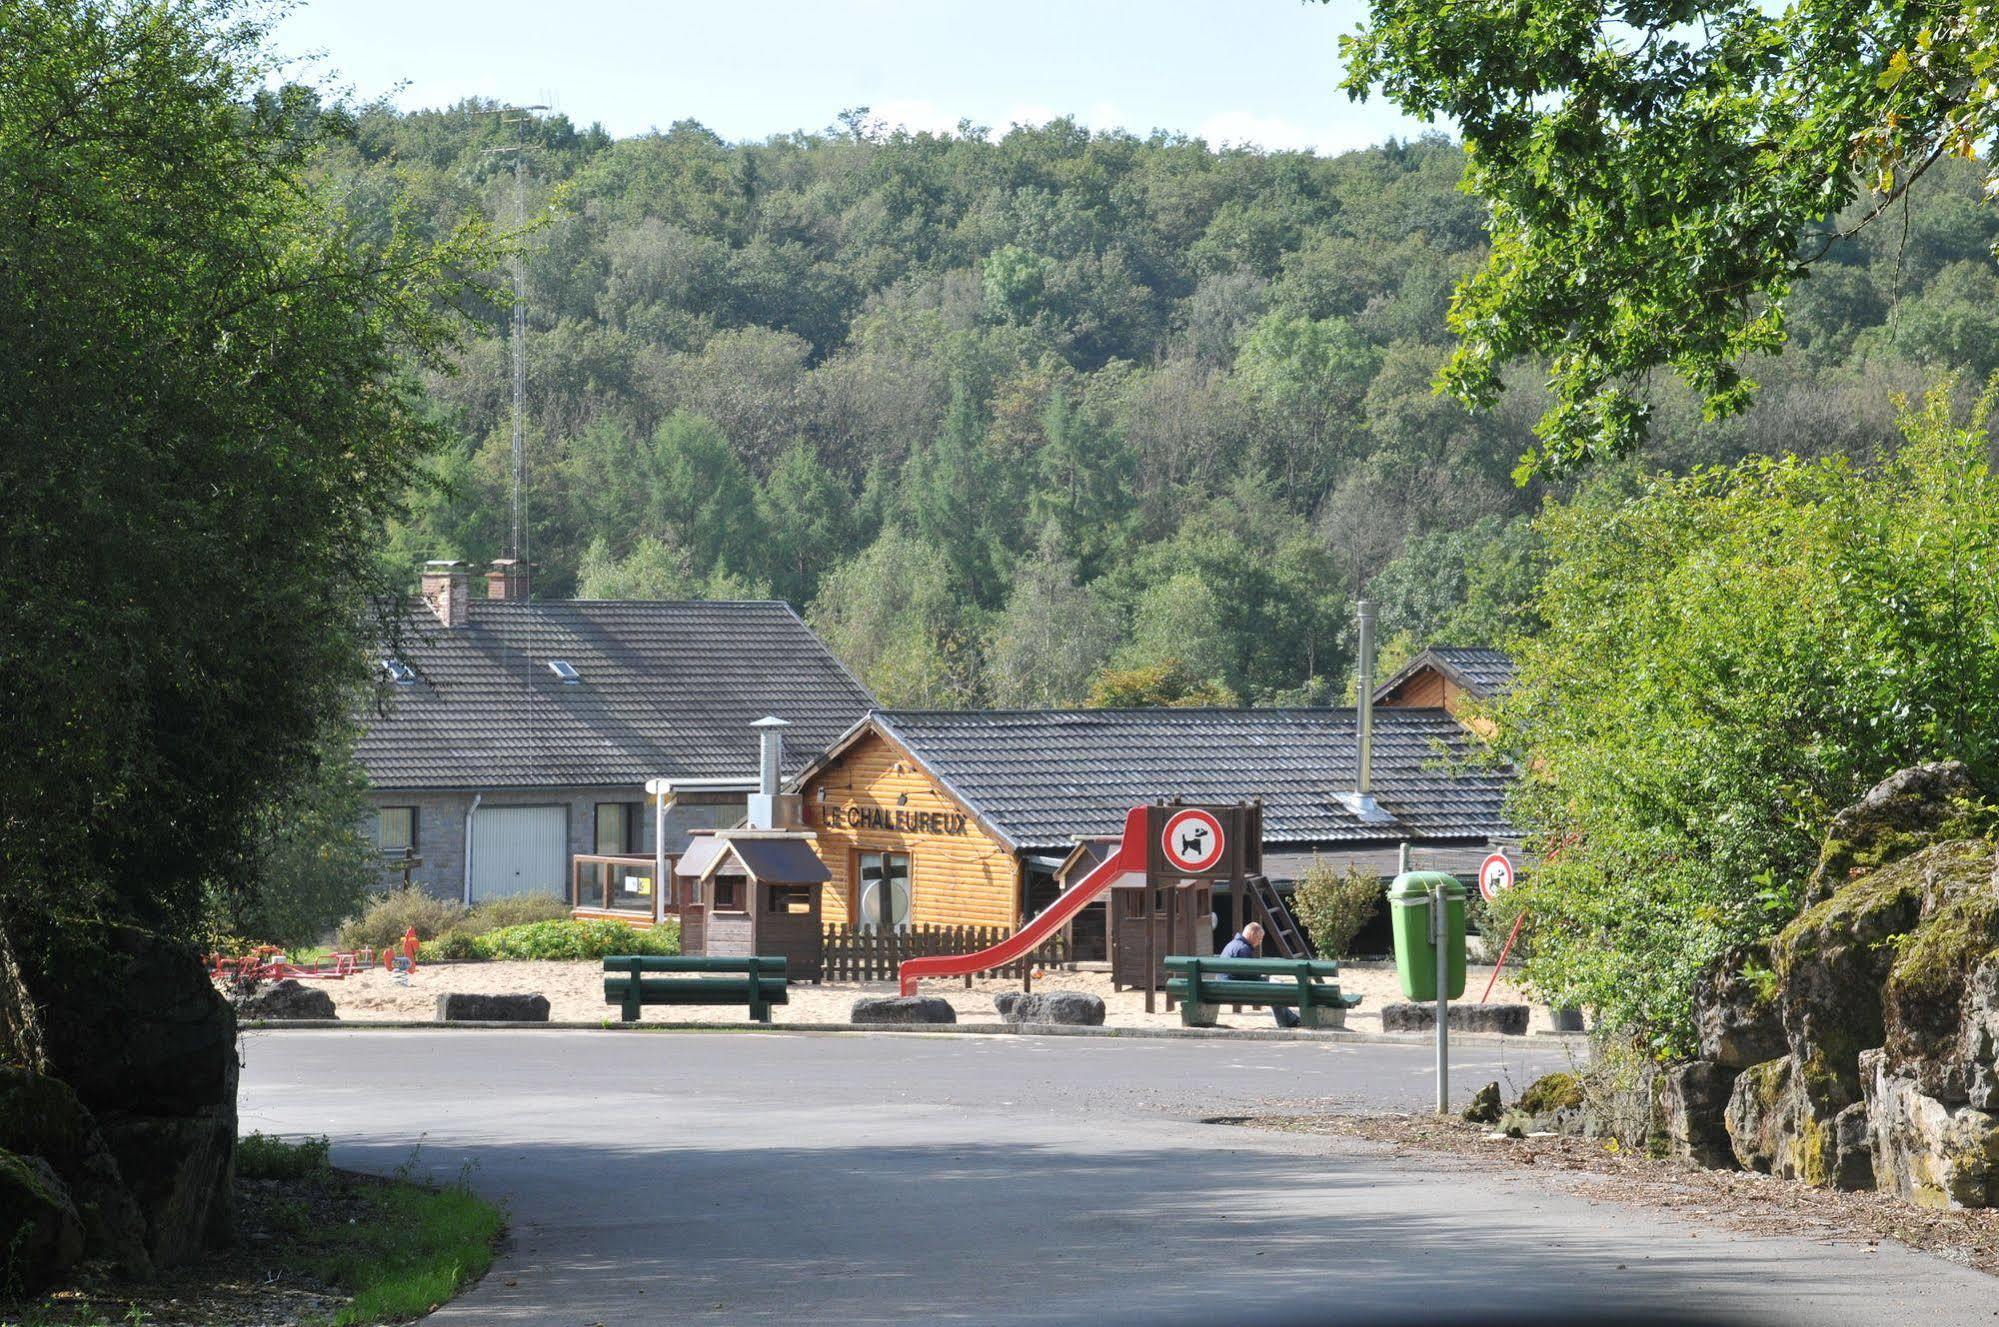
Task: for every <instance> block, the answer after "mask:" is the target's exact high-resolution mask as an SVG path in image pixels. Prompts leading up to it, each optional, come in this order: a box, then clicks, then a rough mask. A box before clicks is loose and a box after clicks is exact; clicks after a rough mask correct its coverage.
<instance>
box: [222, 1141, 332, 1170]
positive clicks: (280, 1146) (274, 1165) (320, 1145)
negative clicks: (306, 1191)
mask: <svg viewBox="0 0 1999 1327" xmlns="http://www.w3.org/2000/svg"><path fill="white" fill-rule="evenodd" d="M328 1151H329V1145H328V1143H327V1141H326V1138H325V1137H324V1136H323V1135H322V1136H321V1137H318V1138H306V1139H302V1140H301V1141H299V1142H296V1143H288V1142H286V1141H285V1140H284V1139H282V1138H272V1137H271V1136H269V1135H268V1134H261V1133H253V1134H250V1135H249V1136H247V1137H244V1138H238V1139H237V1140H236V1175H237V1177H238V1178H239V1179H246V1180H298V1179H304V1178H305V1177H306V1176H308V1175H318V1174H322V1173H323V1172H324V1171H325V1170H326V1169H327V1163H326V1155H327V1152H328Z"/></svg>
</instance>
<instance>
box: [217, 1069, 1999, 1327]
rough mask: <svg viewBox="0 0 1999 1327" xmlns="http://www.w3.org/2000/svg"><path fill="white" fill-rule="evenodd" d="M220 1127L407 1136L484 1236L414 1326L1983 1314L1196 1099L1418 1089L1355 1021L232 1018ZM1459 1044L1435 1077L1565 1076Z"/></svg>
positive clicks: (1979, 1317)
mask: <svg viewBox="0 0 1999 1327" xmlns="http://www.w3.org/2000/svg"><path fill="white" fill-rule="evenodd" d="M245 1040H246V1064H245V1070H244V1078H243V1089H242V1116H243V1127H244V1129H245V1130H249V1129H261V1130H263V1131H265V1132H274V1133H292V1134H296V1133H326V1134H329V1135H331V1137H332V1139H333V1142H334V1158H335V1160H336V1161H337V1162H339V1163H340V1164H343V1165H347V1166H352V1167H355V1168H357V1169H363V1170H374V1171H388V1170H390V1169H393V1168H394V1167H396V1166H398V1165H401V1164H404V1163H407V1162H409V1161H410V1159H411V1158H412V1156H414V1157H415V1158H416V1168H417V1169H418V1170H419V1171H422V1172H426V1173H429V1174H431V1175H433V1176H436V1177H439V1178H445V1179H448V1178H452V1177H455V1176H458V1175H461V1174H463V1175H465V1176H466V1177H468V1178H469V1180H470V1182H471V1183H472V1184H473V1185H474V1186H475V1187H476V1188H478V1189H479V1190H481V1191H482V1192H485V1193H487V1194H489V1195H491V1196H493V1197H495V1198H497V1199H499V1200H501V1201H503V1202H504V1203H505V1204H506V1205H507V1207H508V1209H509V1212H510V1216H511V1223H512V1235H511V1237H510V1241H509V1244H508V1247H507V1248H506V1249H505V1250H504V1251H503V1253H502V1255H501V1257H500V1259H499V1261H498V1263H497V1264H496V1265H495V1267H494V1269H493V1271H492V1273H490V1274H489V1275H488V1276H487V1277H486V1279H485V1280H484V1281H482V1282H481V1283H480V1284H479V1285H478V1286H476V1287H474V1288H473V1289H472V1290H471V1291H469V1292H468V1293H467V1294H465V1295H464V1296H462V1297H461V1298H460V1299H458V1300H457V1301H455V1302H454V1303H452V1304H451V1305H449V1306H447V1307H446V1308H445V1309H444V1310H443V1311H441V1312H440V1313H438V1314H437V1315H435V1318H434V1319H433V1320H434V1321H436V1322H439V1323H479V1324H487V1323H508V1324H512V1323H520V1324H563V1325H564V1327H584V1325H587V1324H605V1327H611V1325H613V1324H652V1323H664V1322H672V1323H703V1324H706V1323H716V1324H722V1323H870V1324H873V1323H972V1324H987V1323H992V1324H1000V1323H1006V1324H1013V1323H1043V1322H1057V1323H1069V1322H1080V1323H1089V1324H1092V1325H1093V1327H1106V1325H1110V1324H1123V1323H1132V1324H1137V1323H1147V1324H1152V1323H1164V1324H1180V1323H1185V1324H1261V1323H1308V1322H1340V1323H1371V1322H1381V1323H1415V1322H1478V1323H1497V1322H1509V1321H1518V1322H1527V1321H1532V1322H1534V1323H1536V1324H1541V1325H1545V1324H1550V1323H1556V1322H1564V1321H1572V1322H1626V1321H1639V1320H1643V1319H1645V1318H1647V1317H1652V1318H1655V1319H1656V1320H1659V1321H1708V1322H1722V1321H1727V1322H1737V1321H1740V1322H1757V1323H1797V1324H1811V1325H1812V1327H1836V1325H1837V1324H1847V1323H1856V1324H1857V1323H1898V1324H1899V1323H1906V1322H1909V1321H1912V1320H1917V1319H1920V1320H1921V1321H1922V1322H1923V1323H1924V1327H1944V1325H1945V1324H1955V1323H1970V1322H1980V1323H1987V1324H1990V1323H1992V1322H1993V1321H1994V1320H1995V1318H1999V1312H1995V1309H1999V1296H1995V1293H1994V1292H1995V1290H1999V1286H1995V1284H1994V1283H1993V1281H1992V1280H1990V1279H1989V1278H1987V1277H1985V1276H1983V1275H1982V1274H1980V1273H1976V1272H1972V1271H1969V1270H1966V1269H1964V1268H1960V1267H1956V1266H1953V1265H1951V1264H1948V1263H1944V1262H1941V1261H1938V1260H1935V1259H1930V1258H1925V1257H1922V1256H1920V1255H1917V1254H1912V1253H1909V1252H1906V1251H1903V1250H1900V1249H1898V1248H1895V1247H1894V1246H1883V1248H1882V1249H1881V1251H1880V1252H1879V1253H1878V1254H1865V1253H1862V1252H1861V1251H1860V1250H1859V1249H1858V1248H1856V1247H1854V1246H1851V1245H1831V1244H1826V1243H1823V1242H1816V1241H1809V1240H1802V1239H1782V1240H1780V1239H1766V1238H1754V1237H1750V1236H1746V1235H1740V1234H1736V1233H1733V1232H1729V1231H1726V1230H1722V1229H1719V1228H1714V1227H1699V1226H1689V1225H1687V1224H1685V1223H1683V1222H1682V1221H1680V1220H1678V1219H1677V1218H1673V1217H1669V1216H1666V1215H1664V1214H1654V1213H1648V1212H1645V1211H1642V1210H1638V1209H1622V1208H1616V1207H1612V1206H1608V1205H1603V1206H1599V1205H1595V1204H1591V1203H1588V1202H1585V1201H1583V1200H1581V1199H1577V1198H1573V1197H1569V1196H1567V1195H1563V1194H1560V1193H1557V1192H1555V1191H1553V1190H1551V1189H1547V1188H1544V1187H1542V1186H1541V1185H1540V1184H1539V1183H1538V1182H1537V1181H1535V1180H1534V1179H1533V1178H1532V1177H1531V1176H1528V1177H1521V1178H1517V1179H1516V1178H1499V1177H1492V1176H1483V1175H1473V1174H1467V1173H1465V1172H1463V1171H1461V1170H1457V1169H1455V1168H1448V1167H1447V1168H1445V1169H1442V1170H1437V1169H1433V1168H1431V1167H1427V1166H1425V1165H1422V1164H1419V1163H1417V1162H1414V1161H1412V1160H1409V1159H1404V1158H1398V1157H1397V1156H1395V1155H1394V1154H1392V1153H1391V1152H1389V1151H1388V1150H1387V1149H1383V1148H1378V1147H1372V1146H1368V1145H1364V1144H1358V1143H1351V1142H1345V1141H1342V1140H1336V1139H1325V1138H1308V1137H1300V1136H1295V1135H1288V1134H1282V1133H1276V1132H1270V1131H1264V1130H1256V1129H1246V1128H1239V1127H1233V1126H1229V1125H1217V1124H1209V1123H1204V1122H1203V1121H1204V1120H1205V1119H1207V1118H1211V1117H1215V1116H1225V1115H1231V1114H1241V1113H1245V1112H1250V1111H1254V1110H1257V1109H1260V1108H1268V1107H1270V1106H1273V1105H1279V1104H1288V1103H1294V1102H1304V1101H1311V1102H1316V1103H1321V1104H1323V1103H1326V1102H1337V1103H1340V1104H1344V1105H1350V1106H1368V1107H1389V1108H1418V1109H1420V1108H1422V1107H1424V1106H1425V1105H1427V1104H1428V1103H1429V1101H1430V1100H1431V1096H1432V1093H1433V1092H1434V1086H1433V1084H1434V1080H1433V1079H1432V1077H1431V1063H1430V1052H1429V1050H1428V1049H1427V1048H1425V1047H1416V1046H1403V1045H1382V1044H1330V1045H1329V1044H1300V1043H1285V1042H1240V1043H1231V1042H1225V1041H1150V1040H1130V1039H1085V1038H1057V1037H930V1036H911V1035H907V1034H894V1035H877V1036H852V1035H847V1036H830V1035H812V1034H772V1033H759V1034H753V1035H745V1034H728V1033H658V1034H637V1035H635V1034H628V1033H601V1032H443V1031H440V1032H422V1031H409V1032H372V1033H347V1032H262V1033H253V1034H250V1035H249V1036H247V1037H246V1039H245ZM1565 1061H1566V1051H1565V1050H1564V1049H1563V1048H1562V1047H1560V1046H1554V1045H1547V1044H1532V1043H1527V1044H1520V1045H1509V1046H1507V1047H1505V1048H1504V1049H1503V1050H1502V1049H1496V1048H1490V1047H1485V1046H1480V1047H1477V1048H1471V1047H1462V1048H1461V1049H1460V1054H1459V1055H1458V1056H1457V1057H1455V1059H1454V1067H1453V1076H1452V1081H1453V1084H1454V1085H1455V1086H1456V1088H1457V1089H1458V1092H1457V1094H1458V1095H1459V1096H1460V1097H1462V1096H1464V1095H1467V1094H1468V1093H1469V1092H1470V1091H1471V1089H1472V1088H1474V1087H1476V1086H1478V1085H1479V1084H1481V1083H1484V1082H1486V1081H1489V1080H1491V1079H1495V1078H1497V1079H1502V1080H1510V1083H1511V1085H1512V1087H1514V1088H1517V1087H1518V1086H1520V1085H1522V1084H1524V1083H1525V1082H1527V1081H1529V1080H1530V1079H1532V1078H1533V1077H1534V1076H1536V1075H1537V1074H1539V1073H1541V1072H1544V1071H1546V1070H1547V1069H1550V1068H1558V1067H1561V1066H1562V1065H1563V1064H1564V1063H1565Z"/></svg>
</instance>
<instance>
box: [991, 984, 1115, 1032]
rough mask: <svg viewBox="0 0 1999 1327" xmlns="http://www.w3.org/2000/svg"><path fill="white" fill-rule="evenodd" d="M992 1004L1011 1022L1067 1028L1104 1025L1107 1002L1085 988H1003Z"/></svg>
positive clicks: (1000, 1014) (1003, 1017) (1001, 1015)
mask: <svg viewBox="0 0 1999 1327" xmlns="http://www.w3.org/2000/svg"><path fill="white" fill-rule="evenodd" d="M993 1007H994V1008H996V1009H998V1010H999V1016H1000V1017H1001V1018H1002V1019H1004V1020H1006V1021H1007V1022H1009V1023H1057V1024H1061V1025H1064V1026H1068V1027H1102V1026H1103V1025H1104V1002H1103V998H1102V997H1101V996H1096V995H1091V994H1089V993H1087V992H1085V991H1036V992H1034V993H1033V994H1023V993H1022V992H1019V991H1002V992H1000V993H999V994H998V995H995V996H994V997H993Z"/></svg>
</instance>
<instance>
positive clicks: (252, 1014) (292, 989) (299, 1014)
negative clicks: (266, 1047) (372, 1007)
mask: <svg viewBox="0 0 1999 1327" xmlns="http://www.w3.org/2000/svg"><path fill="white" fill-rule="evenodd" d="M236 1015H237V1017H239V1018H308V1019H326V1018H338V1017H340V1015H339V1014H337V1013H335V1012H334V1009H333V997H332V996H331V995H329V994H328V993H327V991H326V988H325V987H323V986H308V985H306V984H305V983H304V982H302V981H300V980H298V979H297V978H296V977H286V978H284V979H283V980H282V981H274V982H272V983H270V984H269V985H267V986H263V987H261V988H259V989H258V990H257V991H255V992H254V993H252V994H250V995H247V996H245V997H244V998H243V999H241V1000H239V1001H237V1004H236Z"/></svg>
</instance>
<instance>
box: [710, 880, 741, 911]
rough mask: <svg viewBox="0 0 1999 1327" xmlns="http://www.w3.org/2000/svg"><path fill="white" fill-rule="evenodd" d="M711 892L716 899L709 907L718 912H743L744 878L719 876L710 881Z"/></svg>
mask: <svg viewBox="0 0 1999 1327" xmlns="http://www.w3.org/2000/svg"><path fill="white" fill-rule="evenodd" d="M709 892H710V894H711V895H712V896H713V898H714V902H713V903H711V904H710V905H709V906H710V907H712V908H713V909H714V910H715V911H716V912H741V911H743V877H742V876H739V875H718V876H716V877H714V878H713V879H712V880H711V881H709Z"/></svg>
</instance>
